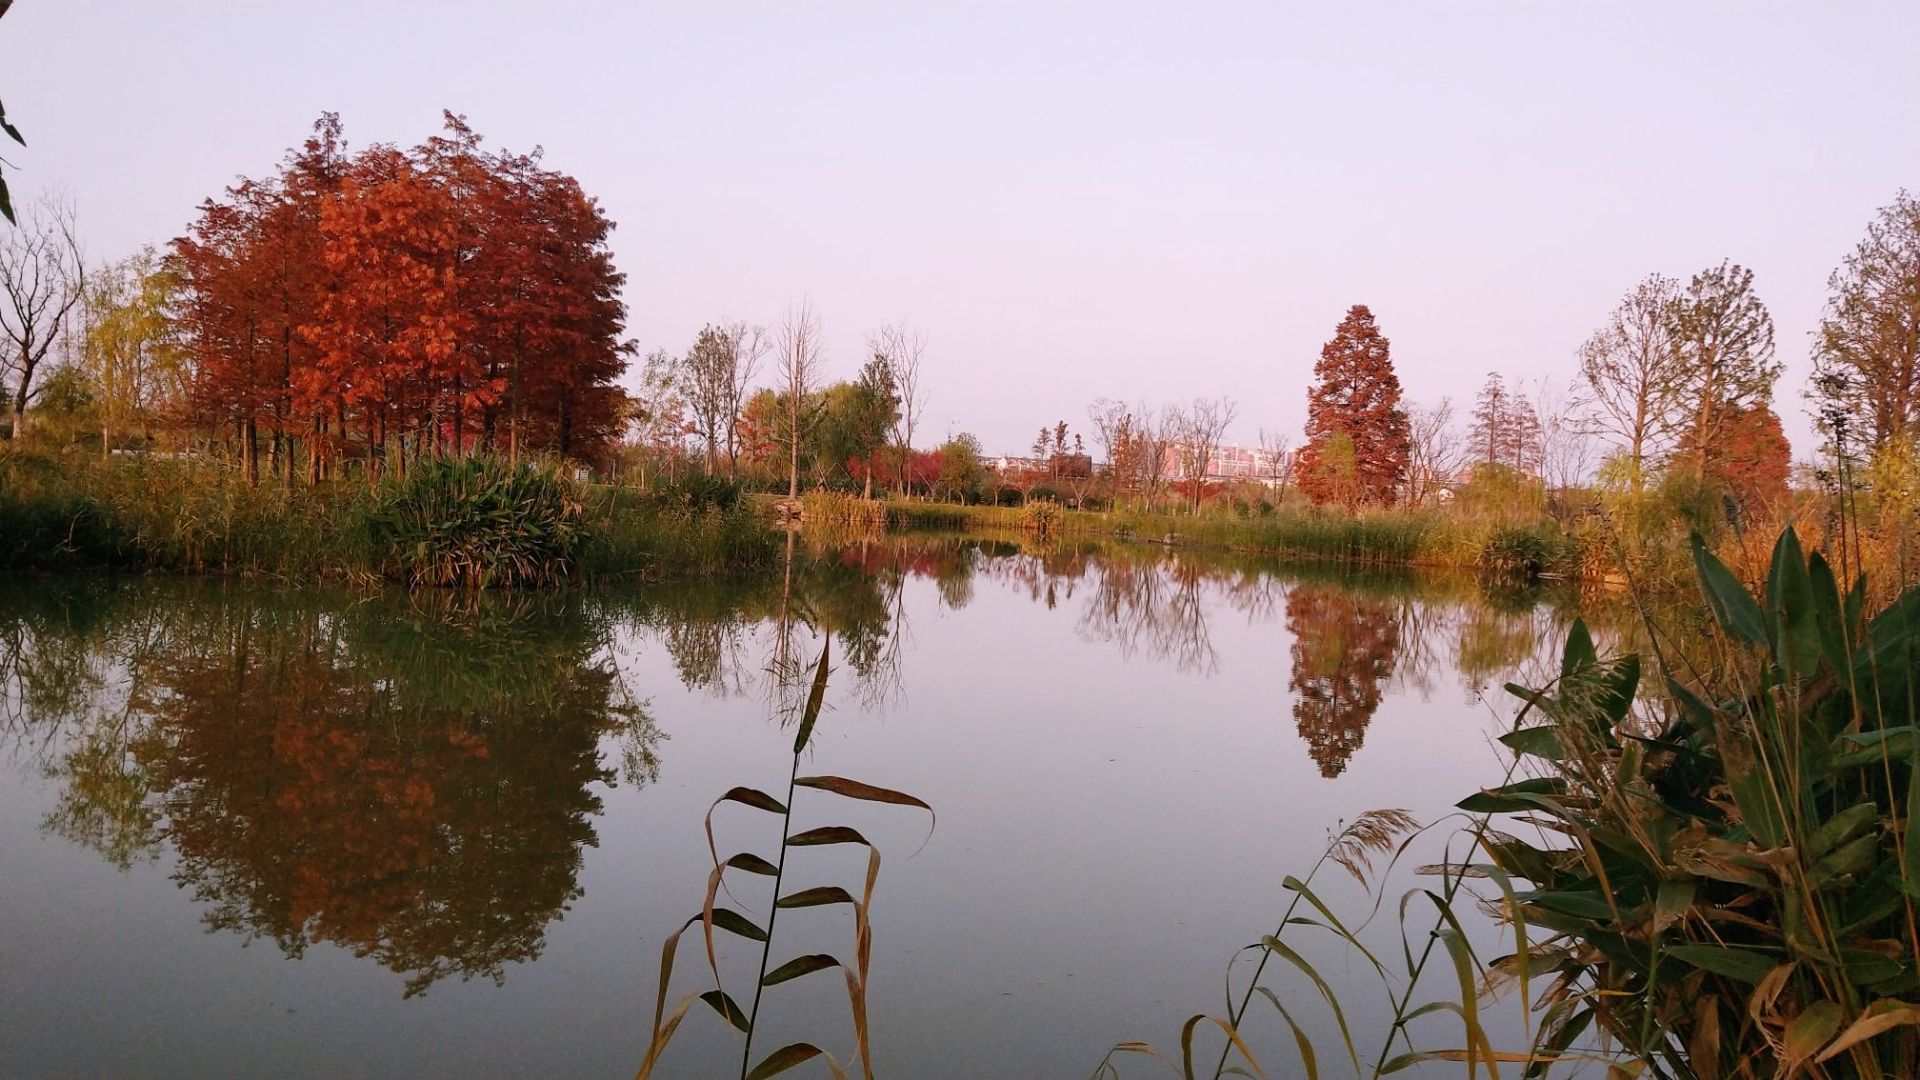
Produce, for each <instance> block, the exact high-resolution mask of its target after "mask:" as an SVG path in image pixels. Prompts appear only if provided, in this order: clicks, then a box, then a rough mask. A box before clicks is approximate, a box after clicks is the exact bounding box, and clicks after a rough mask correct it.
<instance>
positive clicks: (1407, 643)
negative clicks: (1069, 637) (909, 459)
mask: <svg viewBox="0 0 1920 1080" xmlns="http://www.w3.org/2000/svg"><path fill="white" fill-rule="evenodd" d="M789 543H790V549H791V550H792V552H793V561H792V563H791V564H790V565H789V566H788V567H787V568H786V569H785V570H784V572H783V573H780V574H776V575H770V576H768V577H766V578H763V579H758V580H752V581H729V582H703V583H684V584H680V585H662V586H656V587H651V588H647V589H644V590H634V591H622V590H608V591H604V592H597V593H593V594H589V595H579V594H574V595H568V596H558V597H545V598H540V599H538V600H524V599H523V600H518V601H510V600H503V599H501V598H498V597H488V598H486V599H485V601H484V602H482V603H480V604H479V605H477V606H473V607H468V608H452V607H449V606H448V605H446V604H444V603H441V604H434V603H432V602H429V601H425V600H416V601H409V600H407V599H405V598H394V597H382V598H373V599H369V598H365V597H356V596H352V595H345V594H339V593H332V592H326V591H313V590H310V591H303V592H296V593H275V592H268V591H262V590H253V589H245V588H238V587H235V588H231V589H229V588H223V587H219V586H215V585H204V584H203V585H193V584H182V583H168V582H141V583H137V584H134V585H122V586H113V585H111V584H105V583H102V582H100V581H95V580H84V581H83V580H74V581H68V582H63V583H61V587H60V588H59V589H57V590H56V589H50V588H35V589H33V590H32V591H27V590H11V591H5V592H0V745H3V746H4V749H0V753H6V754H8V755H10V756H12V757H13V758H15V759H16V760H22V761H24V762H25V763H26V764H28V765H29V766H31V767H35V768H38V769H40V770H42V771H44V772H46V773H47V774H48V775H49V776H50V777H51V778H52V779H53V780H54V781H55V782H56V784H57V785H58V788H59V792H60V794H59V796H58V801H57V804H56V805H55V807H54V809H53V810H52V811H51V813H50V814H49V815H48V817H47V820H46V822H45V826H46V828H47V829H48V831H50V832H53V833H56V834H58V835H60V836H63V837H67V838H69V839H71V840H72V841H74V842H76V843H79V844H82V845H85V846H86V847H88V848H91V849H93V850H95V851H98V852H99V853H100V854H101V855H102V856H103V857H104V858H106V859H107V860H109V861H110V862H112V863H113V864H114V865H116V866H120V867H123V868H124V867H127V866H130V865H132V864H134V863H135V862H138V861H141V860H145V859H149V858H153V857H155V856H157V855H159V854H160V853H162V852H164V851H166V850H168V849H171V850H172V851H173V852H174V853H175V855H176V856H177V857H176V859H175V860H174V863H173V866H174V871H173V872H174V874H175V876H176V878H177V879H178V881H179V882H180V884H181V885H182V886H183V887H184V888H187V889H189V890H191V892H192V893H193V895H194V896H195V897H197V898H198V899H199V901H200V902H202V903H203V904H204V910H205V917H206V920H207V922H208V924H209V925H210V926H212V927H216V928H220V929H223V930H231V931H233V932H236V933H240V934H244V935H247V936H249V937H259V938H269V939H272V940H273V941H275V942H276V943H278V944H279V945H280V946H281V947H282V948H283V949H285V950H286V951H287V952H288V953H289V954H290V955H299V954H300V953H301V952H302V951H303V950H304V949H306V948H307V947H308V946H310V945H311V944H313V943H315V942H329V943H334V944H338V945H340V946H342V947H345V948H348V949H351V950H353V951H355V952H356V953H359V954H361V955H364V956H368V957H371V958H373V959H375V960H377V961H378V962H379V963H381V964H383V965H385V966H387V967H389V968H391V969H392V970H394V971H395V972H398V973H401V974H402V975H404V976H405V978H406V988H407V992H408V993H409V994H413V993H419V992H421V991H423V990H425V989H426V988H427V987H429V986H430V985H432V984H433V983H434V982H435V981H437V980H439V979H442V978H446V977H448V976H459V977H461V978H472V977H475V976H481V977H486V978H492V979H496V980H497V979H500V978H501V977H502V976H503V974H504V972H505V970H506V969H507V967H508V966H509V965H511V964H514V963H516V962H520V961H524V960H528V959H531V958H533V957H535V956H537V955H539V953H540V950H541V947H542V944H543V941H544V934H545V928H546V926H547V924H548V923H549V922H550V921H551V920H553V919H555V918H558V917H560V915H561V914H562V913H563V912H565V911H566V910H567V908H568V906H569V905H570V904H571V903H573V902H574V901H575V900H576V899H578V898H579V896H580V895H581V893H580V889H579V885H578V883H577V882H578V876H579V870H580V865H581V857H582V856H581V852H582V849H583V848H584V847H585V846H587V845H590V844H593V843H594V842H595V833H594V827H593V821H592V819H593V817H594V815H596V814H597V813H599V812H600V809H601V802H600V797H599V795H598V794H597V791H598V789H597V787H596V784H599V783H611V782H613V781H614V780H615V779H616V778H624V779H625V780H627V781H629V782H633V783H645V782H647V781H649V780H651V779H652V778H653V777H654V776H655V775H657V772H658V769H659V761H658V758H657V757H656V756H655V749H656V743H657V741H658V740H659V739H660V738H661V735H660V732H659V730H658V728H657V727H656V726H655V725H654V722H653V720H652V718H651V717H650V715H649V712H648V704H647V702H645V701H643V700H638V699H636V698H635V697H634V696H633V695H632V694H631V693H630V692H629V690H628V688H627V686H626V685H625V683H624V681H623V680H622V678H621V677H620V674H619V670H618V668H617V667H616V658H617V657H618V656H619V655H620V654H621V653H623V652H625V651H627V650H628V649H630V648H638V647H640V646H641V645H642V644H643V643H645V642H648V641H651V643H653V644H655V645H657V646H658V647H659V648H661V649H663V650H664V651H665V652H666V653H668V654H670V656H671V660H672V664H673V670H674V672H675V674H676V675H677V677H678V678H679V680H680V681H681V682H682V683H683V684H684V685H685V686H686V687H687V688H689V689H691V690H695V691H700V692H704V693H708V694H713V695H717V696H721V697H732V696H738V695H743V694H749V693H756V692H759V691H761V690H762V689H765V690H766V692H767V693H768V694H769V695H770V696H771V697H772V698H774V699H775V701H776V704H779V703H780V702H781V701H782V700H784V699H787V698H791V697H792V694H791V693H790V692H788V691H790V688H792V687H793V686H795V685H796V680H794V679H792V678H788V677H786V676H790V675H791V674H792V671H791V670H789V669H793V670H797V669H798V662H799V661H802V660H805V659H810V658H811V657H813V656H815V655H817V653H818V645H819V641H820V637H821V636H822V635H829V636H831V637H832V638H834V639H835V640H834V643H833V648H834V654H835V656H836V659H837V660H839V662H840V664H841V668H842V670H844V671H846V672H847V676H848V679H849V682H848V683H846V684H843V685H846V686H848V688H849V689H850V690H851V692H852V694H853V696H854V698H855V700H856V701H857V703H858V704H859V706H860V707H861V708H863V709H876V708H883V707H888V706H890V705H893V704H897V703H898V702H900V701H901V700H903V699H904V695H905V693H906V687H907V685H908V682H909V680H908V678H907V672H906V670H905V669H906V665H907V659H906V658H907V657H908V656H909V655H912V650H911V649H910V648H909V647H908V645H909V641H910V627H909V625H908V618H907V616H908V612H909V610H910V609H911V605H910V604H909V602H908V598H907V597H906V592H907V590H908V589H909V587H911V586H912V585H913V583H914V582H916V581H919V582H923V583H924V587H925V588H927V589H928V590H929V596H928V600H929V602H930V603H931V602H937V603H938V604H940V605H941V606H943V607H946V608H950V609H959V608H963V607H966V606H967V605H968V604H969V603H970V602H972V601H973V600H974V598H975V596H976V593H977V591H978V590H979V589H980V588H981V587H982V584H983V583H995V584H998V585H1001V586H1003V587H1004V588H1005V589H1006V590H1007V591H1008V592H1009V593H1010V594H1012V595H1015V596H1025V597H1026V598H1028V599H1030V600H1031V601H1032V602H1033V603H1035V604H1038V605H1045V606H1047V607H1049V608H1052V607H1058V606H1064V607H1068V608H1070V609H1072V610H1073V611H1074V612H1075V619H1074V624H1073V625H1074V630H1075V633H1076V634H1077V635H1078V636H1079V637H1080V638H1081V639H1083V640H1085V641H1089V642H1095V643H1100V644H1106V645H1111V646H1113V647H1114V648H1115V649H1116V651H1117V652H1118V653H1119V655H1120V656H1121V657H1123V658H1126V659H1128V660H1132V659H1135V658H1139V659H1144V660H1151V661H1159V662H1164V663H1167V664H1169V665H1171V666H1172V667H1173V668H1175V669H1177V670H1178V671H1181V672H1184V673H1189V674H1192V675H1198V676H1207V675H1212V674H1214V673H1215V672H1217V671H1219V670H1220V668H1221V667H1222V665H1223V659H1222V651H1221V649H1220V648H1219V647H1217V646H1216V643H1215V635H1214V628H1213V626H1212V621H1213V620H1215V619H1219V618H1223V617H1224V618H1231V619H1244V620H1245V621H1246V622H1247V623H1248V624H1250V625H1253V626H1255V627H1267V626H1272V627H1273V628H1274V629H1275V630H1276V631H1277V630H1278V628H1279V626H1280V624H1281V623H1282V621H1283V620H1284V625H1285V627H1286V629H1287V631H1288V632H1289V633H1290V635H1291V638H1292V642H1291V645H1290V661H1291V673H1290V679H1289V689H1290V692H1291V695H1292V700H1291V701H1290V702H1289V705H1290V708H1291V711H1292V716H1293V719H1294V721H1295V723H1296V724H1297V727H1298V731H1299V734H1300V736H1301V737H1302V738H1303V739H1304V740H1305V741H1306V743H1307V748H1308V753H1309V755H1310V756H1311V758H1312V760H1313V761H1314V763H1315V764H1316V766H1317V767H1318V768H1319V770H1320V772H1321V774H1322V775H1324V776H1327V777H1336V776H1339V775H1341V774H1342V772H1343V771H1344V770H1345V769H1346V767H1347V765H1348V762H1349V760H1350V759H1351V758H1352V756H1353V754H1354V753H1355V752H1356V751H1357V750H1358V749H1359V747H1360V746H1361V743H1362V741H1363V740H1364V738H1365V735H1366V729H1367V726H1368V724H1369V723H1370V722H1371V721H1372V719H1373V717H1374V716H1375V714H1376V713H1377V712H1378V710H1379V708H1380V706H1381V702H1382V699H1383V696H1384V695H1385V694H1386V693H1387V691H1388V690H1389V689H1391V688H1394V687H1399V688H1401V689H1403V690H1411V691H1413V692H1417V693H1419V694H1421V695H1425V694H1427V693H1429V692H1430V691H1431V689H1432V687H1431V679H1432V675H1433V673H1434V672H1436V671H1441V672H1451V673H1454V674H1456V675H1457V677H1458V678H1459V679H1460V680H1461V684H1462V687H1463V689H1464V690H1465V691H1466V692H1467V693H1468V694H1469V695H1472V694H1475V693H1477V692H1478V691H1479V689H1480V687H1481V686H1483V685H1484V684H1485V682H1486V681H1487V680H1488V679H1490V678H1491V677H1492V676H1493V675H1494V673H1496V672H1502V671H1511V670H1513V669H1515V667H1516V666H1518V665H1521V664H1523V663H1524V662H1526V661H1527V659H1528V657H1529V656H1530V655H1531V654H1532V653H1534V652H1537V651H1539V649H1540V648H1541V647H1542V646H1541V643H1543V642H1549V641H1553V640H1558V639H1559V638H1560V637H1562V636H1563V634H1564V630H1563V629H1562V627H1561V626H1560V625H1559V624H1561V623H1563V622H1564V621H1565V620H1566V618H1567V617H1568V616H1567V613H1566V612H1564V611H1561V610H1556V609H1554V608H1552V607H1549V606H1547V605H1543V604H1542V603H1541V602H1540V599H1539V597H1538V596H1537V595H1533V594H1520V595H1512V596H1499V597H1489V596H1487V595H1484V594H1483V591H1482V590H1481V589H1480V588H1479V587H1478V586H1477V585H1475V584H1474V583H1473V582H1471V581H1466V582H1461V581H1458V580H1445V579H1413V578H1396V579H1390V580H1389V579H1382V578H1378V577H1373V578H1360V577H1356V576H1354V575H1351V574H1342V573H1339V572H1336V571H1330V570H1313V569H1300V568H1286V567H1281V566H1278V565H1275V564H1272V563H1268V562H1264V561H1262V560H1258V559H1249V558H1242V557H1236V556H1231V555H1223V554H1206V553H1201V552H1194V551H1189V550H1186V549H1177V550H1169V549H1165V548H1157V547H1149V546H1134V547H1125V546H1110V545H1099V544H1092V543H1087V542H1084V541H1064V542H1058V543H1049V544H1031V543H1017V542H1010V541H996V540H981V539H977V538H961V537H953V536H930V535H917V536H916V535H907V536H883V537H866V538H858V539H856V540H854V541H852V542H848V541H846V540H845V539H844V538H843V539H840V540H833V541H825V540H821V539H819V538H812V537H805V538H803V537H799V536H792V537H790V538H789ZM1589 615H1590V620H1589V621H1590V622H1592V623H1594V624H1595V628H1596V631H1598V632H1599V633H1601V634H1603V635H1604V634H1605V633H1606V630H1605V627H1604V625H1603V624H1602V623H1601V622H1600V621H1598V620H1595V619H1593V618H1592V617H1591V616H1592V615H1593V612H1591V611H1590V612H1589ZM616 638H617V639H618V640H619V641H620V648H619V649H618V650H616V649H615V647H614V642H615V640H616ZM1275 638H1276V640H1277V638H1278V634H1277V633H1276V634H1275Z"/></svg>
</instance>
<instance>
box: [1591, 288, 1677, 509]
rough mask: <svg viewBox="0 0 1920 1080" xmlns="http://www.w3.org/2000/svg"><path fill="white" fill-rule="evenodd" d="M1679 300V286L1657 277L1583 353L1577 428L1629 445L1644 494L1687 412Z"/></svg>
mask: <svg viewBox="0 0 1920 1080" xmlns="http://www.w3.org/2000/svg"><path fill="white" fill-rule="evenodd" d="M1679 297H1680V283H1679V282H1677V281H1674V280H1673V279H1672V278H1667V277H1662V276H1660V275H1659V274H1649V275H1647V277H1646V278H1645V279H1644V280H1643V281H1641V282H1640V284H1638V285H1636V286H1634V288H1633V291H1632V292H1630V293H1628V294H1627V295H1626V296H1624V297H1622V298H1621V300H1620V303H1619V304H1618V305H1616V306H1615V307H1614V309H1613V312H1612V314H1610V315H1608V316H1607V321H1606V324H1605V325H1603V326H1601V327H1600V329H1598V330H1596V331H1594V333H1593V336H1592V337H1590V338H1588V339H1587V341H1586V343H1585V344H1584V345H1582V346H1580V354H1579V355H1580V377H1581V380H1582V382H1583V383H1584V386H1583V387H1582V388H1581V393H1580V397H1579V399H1578V400H1579V406H1580V408H1579V410H1578V415H1577V421H1578V423H1579V425H1580V427H1581V428H1582V429H1583V430H1585V431H1586V432H1587V433H1589V434H1594V435H1603V436H1611V437H1612V438H1614V439H1617V440H1618V441H1619V442H1621V443H1622V444H1623V445H1624V447H1625V451H1626V455H1627V463H1628V467H1629V470H1630V473H1631V481H1630V482H1631V483H1632V485H1633V488H1634V490H1636V491H1638V490H1639V489H1640V487H1641V484H1642V483H1643V479H1644V476H1645V473H1646V467H1647V463H1648V461H1649V460H1650V459H1652V458H1655V457H1657V456H1659V455H1660V454H1661V453H1663V452H1664V451H1665V450H1666V448H1667V446H1668V444H1669V443H1670V441H1671V439H1672V436H1673V435H1674V424H1673V421H1674V419H1675V417H1676V416H1677V414H1678V413H1679V411H1680V408H1681V405H1680V399H1681V396H1682V393H1683V390H1682V372H1681V370H1680V363H1679V354H1678V353H1677V351H1676V350H1675V348H1674V340H1673V332H1672V331H1673V311H1674V305H1675V304H1676V303H1677V302H1678V300H1679Z"/></svg>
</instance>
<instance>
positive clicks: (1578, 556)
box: [887, 501, 1596, 577]
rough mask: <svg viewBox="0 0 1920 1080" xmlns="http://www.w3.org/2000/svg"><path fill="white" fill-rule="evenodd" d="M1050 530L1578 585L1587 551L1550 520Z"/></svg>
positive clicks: (919, 521)
mask: <svg viewBox="0 0 1920 1080" xmlns="http://www.w3.org/2000/svg"><path fill="white" fill-rule="evenodd" d="M887 520H888V523H889V524H891V525H892V526H894V527H896V528H931V529H979V530H1019V529H1022V528H1024V527H1027V526H1028V525H1029V524H1030V521H1029V518H1028V515H1027V512H1026V510H1025V509H1023V508H1021V507H1006V506H957V505H953V504H951V503H925V502H902V501H896V502H893V503H890V504H888V507H887ZM1049 527H1050V528H1053V529H1057V530H1058V532H1059V533H1060V535H1064V536H1099V537H1109V538H1113V539H1121V540H1138V541H1147V542H1151V543H1166V544H1176V545H1191V546H1198V547H1210V548H1220V549H1225V550H1229V551H1238V552H1245V553H1248V554H1256V555H1269V556H1274V557H1277V558H1281V559H1287V560H1297V561H1311V562H1332V563H1341V564H1345V565H1351V566H1368V567H1377V566H1404V567H1446V568H1452V569H1476V570H1492V571H1499V572H1510V573H1518V574H1522V575H1533V576H1538V575H1559V576H1568V577H1572V576H1579V575H1581V574H1582V573H1583V566H1584V563H1585V562H1586V561H1587V559H1588V558H1589V555H1588V552H1587V548H1588V547H1589V546H1591V545H1592V544H1593V543H1595V542H1596V541H1595V539H1594V538H1593V537H1589V536H1577V535H1574V534H1572V533H1570V532H1568V531H1567V530H1565V529H1563V528H1562V527H1561V526H1560V525H1559V524H1558V523H1557V522H1555V521H1554V520H1553V519H1552V518H1549V517H1545V516H1541V517H1538V518H1536V519H1533V520H1531V521H1522V522H1514V521H1503V520H1500V519H1497V518H1491V517H1481V516H1474V515H1465V514H1457V513H1449V512H1447V511H1444V510H1375V511H1368V512H1363V513H1360V514H1358V515H1355V516H1348V515H1347V514H1344V513H1340V512H1335V511H1328V512H1323V511H1318V510H1308V509H1291V508H1290V509H1285V510H1280V511H1277V512H1275V513H1272V514H1267V515H1263V516H1257V517H1238V516H1233V515H1229V514H1213V515H1208V514H1202V515H1186V514H1177V515H1176V514H1164V513H1142V512H1139V511H1121V510H1116V511H1108V512H1092V511H1084V510H1066V509H1062V510H1059V511H1058V513H1057V514H1054V515H1050V525H1049Z"/></svg>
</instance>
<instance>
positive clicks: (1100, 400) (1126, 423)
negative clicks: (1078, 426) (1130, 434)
mask: <svg viewBox="0 0 1920 1080" xmlns="http://www.w3.org/2000/svg"><path fill="white" fill-rule="evenodd" d="M1132 418H1133V410H1132V409H1129V408H1128V407H1127V403H1126V402H1124V401H1115V400H1114V399H1112V398H1106V397H1097V398H1094V399H1093V403H1092V404H1091V405H1088V406H1087V419H1088V420H1089V421H1091V422H1092V424H1093V437H1094V440H1095V441H1096V442H1098V443H1099V444H1100V453H1101V456H1102V459H1103V460H1104V461H1105V462H1106V465H1107V468H1109V469H1111V468H1113V464H1114V461H1115V459H1116V458H1117V457H1118V456H1119V455H1118V454H1116V452H1115V451H1116V450H1117V449H1118V448H1119V447H1120V444H1121V442H1122V441H1123V440H1124V439H1125V438H1126V435H1127V429H1128V428H1129V427H1131V426H1132V425H1131V423H1130V421H1131V420H1132Z"/></svg>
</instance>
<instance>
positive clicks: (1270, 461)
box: [1162, 443, 1293, 487]
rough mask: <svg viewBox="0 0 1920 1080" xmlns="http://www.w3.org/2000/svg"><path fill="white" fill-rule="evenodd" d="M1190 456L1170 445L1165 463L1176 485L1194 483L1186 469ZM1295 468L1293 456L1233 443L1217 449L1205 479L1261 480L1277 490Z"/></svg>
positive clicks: (1208, 462) (1167, 471)
mask: <svg viewBox="0 0 1920 1080" xmlns="http://www.w3.org/2000/svg"><path fill="white" fill-rule="evenodd" d="M1186 458H1187V455H1186V454H1185V453H1184V452H1183V448H1182V447H1179V446H1169V447H1167V449H1166V458H1165V459H1164V461H1163V462H1162V465H1163V468H1164V470H1165V473H1166V476H1167V479H1169V480H1173V481H1175V482H1179V481H1184V480H1190V479H1192V477H1190V476H1188V475H1187V469H1186ZM1292 468H1293V454H1292V453H1291V452H1290V451H1289V452H1282V453H1279V454H1276V453H1275V452H1273V451H1271V450H1268V449H1267V448H1266V447H1263V446H1251V447H1249V446H1241V445H1239V444H1238V443H1229V444H1227V445H1225V446H1221V447H1218V448H1216V449H1215V450H1214V452H1213V454H1212V456H1210V457H1208V458H1207V469H1206V474H1205V476H1204V479H1206V480H1209V481H1214V482H1217V483H1225V482H1228V481H1232V480H1257V481H1259V482H1260V483H1262V484H1265V485H1267V486H1268V487H1277V486H1278V484H1277V482H1276V477H1284V476H1286V475H1287V473H1288V471H1289V470H1291V469H1292Z"/></svg>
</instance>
